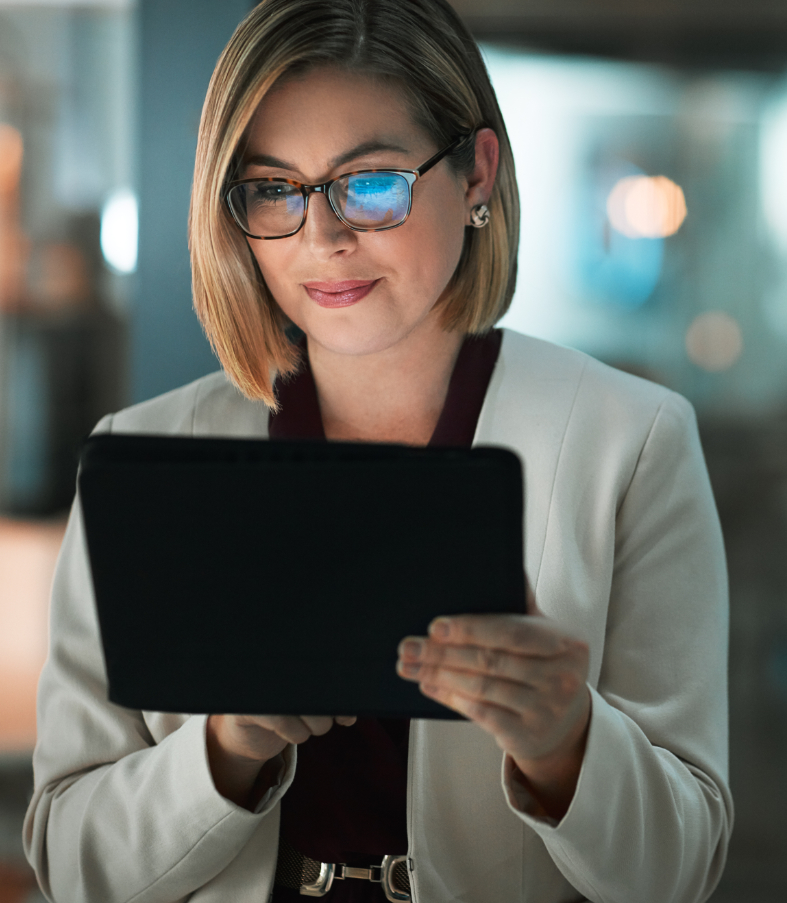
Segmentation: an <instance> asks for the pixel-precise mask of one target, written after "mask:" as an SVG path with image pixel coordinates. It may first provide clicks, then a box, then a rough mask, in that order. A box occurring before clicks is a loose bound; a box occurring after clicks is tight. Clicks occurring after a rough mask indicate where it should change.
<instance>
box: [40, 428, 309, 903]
mask: <svg viewBox="0 0 787 903" xmlns="http://www.w3.org/2000/svg"><path fill="white" fill-rule="evenodd" d="M110 423H111V421H110V420H109V419H108V418H107V419H105V420H104V421H102V423H101V424H99V427H98V428H97V430H99V431H103V430H106V429H108V428H109V426H110ZM173 718H174V719H175V721H174V723H173V729H172V731H171V732H170V733H168V734H166V735H164V736H161V737H159V742H156V741H155V740H154V738H153V736H152V735H151V732H150V730H149V728H148V726H147V724H146V721H145V718H144V716H143V713H141V712H137V711H132V710H128V709H124V708H121V707H119V706H116V705H114V704H112V703H110V702H108V700H107V686H106V673H105V668H104V662H103V655H102V651H101V644H100V635H99V629H98V623H97V618H96V614H95V606H94V602H93V593H92V584H91V580H90V575H89V570H88V562H87V554H86V547H85V540H84V535H83V528H82V517H81V510H80V505H79V499H78V498H77V500H76V502H75V503H74V507H73V509H72V512H71V517H70V520H69V523H68V527H67V530H66V534H65V538H64V541H63V546H62V549H61V552H60V557H59V560H58V564H57V568H56V571H55V578H54V584H53V590H52V601H51V613H50V641H49V655H48V658H47V661H46V664H45V665H44V669H43V672H42V675H41V679H40V682H39V689H38V740H37V744H36V748H35V752H34V757H33V766H34V774H35V787H34V793H33V798H32V801H31V803H30V806H29V809H28V812H27V817H26V819H25V825H24V845H25V852H26V855H27V858H28V860H29V861H30V863H31V865H32V866H33V868H34V869H35V872H36V875H37V877H38V880H39V883H40V885H41V887H42V889H43V891H44V894H45V895H46V897H47V899H48V900H50V901H56V903H126V901H134V903H176V901H181V900H185V899H186V898H187V897H188V896H189V895H190V894H191V893H192V892H193V891H194V890H196V889H197V888H199V887H201V886H202V885H204V884H206V883H207V882H208V881H210V880H211V879H212V878H213V877H215V876H216V875H218V874H219V873H220V872H221V871H223V870H224V869H225V868H226V867H227V866H228V865H229V863H231V862H232V860H233V859H234V858H235V857H236V856H237V855H238V854H239V853H240V851H241V850H242V849H243V847H244V846H245V845H246V843H247V842H248V841H249V839H250V838H251V836H252V834H253V833H254V832H255V830H257V829H258V828H259V827H260V825H261V822H262V821H263V820H264V819H266V818H269V817H271V816H272V814H273V810H274V807H275V806H276V804H277V803H278V800H279V799H280V798H281V796H282V795H283V793H284V791H285V790H286V789H287V787H288V786H289V785H290V783H291V782H292V778H293V775H294V768H295V756H294V752H293V747H291V746H289V747H287V748H286V750H285V751H284V753H283V756H284V760H285V764H286V767H285V769H284V775H283V777H282V779H281V783H280V785H279V786H278V787H277V788H275V789H274V791H273V792H272V793H271V794H270V796H269V798H268V799H267V801H266V802H265V803H264V805H262V806H261V807H258V811H257V812H256V813H251V812H248V811H246V810H245V809H242V808H240V807H239V806H236V805H235V804H233V803H231V802H229V801H228V800H226V799H224V797H222V796H221V795H220V794H219V793H218V792H217V791H216V789H215V787H214V785H213V781H212V778H211V775H210V769H209V765H208V760H207V753H206V744H205V726H206V722H207V716H191V717H185V716H173ZM276 814H277V813H276Z"/></svg>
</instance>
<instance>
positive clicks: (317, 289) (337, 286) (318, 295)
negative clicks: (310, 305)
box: [303, 279, 380, 307]
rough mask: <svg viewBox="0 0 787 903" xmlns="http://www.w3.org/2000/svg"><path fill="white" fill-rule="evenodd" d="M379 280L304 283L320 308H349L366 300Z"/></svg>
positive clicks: (309, 294)
mask: <svg viewBox="0 0 787 903" xmlns="http://www.w3.org/2000/svg"><path fill="white" fill-rule="evenodd" d="M379 281H380V280H379V279H363V280H361V279H347V280H345V281H343V282H304V283H303V287H304V288H305V289H306V293H307V294H308V296H309V297H310V298H311V299H312V301H315V302H316V303H317V304H319V305H320V307H349V306H350V305H351V304H357V303H358V302H359V301H360V300H361V299H362V298H365V297H366V296H367V295H368V294H369V292H370V291H371V290H372V289H373V288H374V287H375V285H377V283H378V282H379Z"/></svg>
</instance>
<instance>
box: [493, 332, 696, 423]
mask: <svg viewBox="0 0 787 903" xmlns="http://www.w3.org/2000/svg"><path fill="white" fill-rule="evenodd" d="M498 363H499V365H500V367H501V371H502V372H501V373H500V381H499V387H498V388H499V391H500V394H501V401H503V402H504V403H506V402H507V403H508V404H511V405H514V406H516V405H517V404H519V403H524V402H525V401H527V403H528V404H529V405H533V404H535V405H537V406H539V407H547V406H549V407H554V405H555V404H556V403H557V402H558V399H560V400H561V401H562V403H563V405H566V406H569V407H570V414H571V418H572V419H574V418H579V419H580V420H582V419H587V418H590V419H596V418H600V421H601V423H604V424H606V425H607V426H612V425H613V424H614V423H616V422H620V423H621V424H626V425H627V426H628V427H629V428H634V427H635V426H636V425H638V424H639V425H640V426H641V427H643V428H647V427H648V426H649V425H652V424H653V422H654V420H655V419H656V418H657V416H659V415H660V414H666V413H667V412H671V416H673V417H676V418H678V419H682V420H693V419H694V411H693V408H692V406H691V404H690V403H689V402H688V401H687V400H686V399H685V398H683V396H681V395H679V394H678V393H677V392H673V391H672V390H671V389H667V388H665V387H664V386H661V385H658V384H657V383H654V382H651V381H649V380H647V379H642V378H641V377H639V376H633V375H632V374H630V373H625V372H623V371H622V370H618V369H616V368H615V367H610V366H609V365H607V364H604V363H602V362H601V361H599V360H596V358H593V357H591V356H590V355H588V354H584V353H583V352H581V351H577V350H575V349H573V348H566V347H564V346H561V345H556V344H554V343H552V342H547V341H544V340H542V339H536V338H533V337H532V336H526V335H522V334H521V333H517V332H513V331H511V330H508V329H506V330H504V336H503V344H502V347H501V350H500V358H499V361H498ZM566 413H569V411H566Z"/></svg>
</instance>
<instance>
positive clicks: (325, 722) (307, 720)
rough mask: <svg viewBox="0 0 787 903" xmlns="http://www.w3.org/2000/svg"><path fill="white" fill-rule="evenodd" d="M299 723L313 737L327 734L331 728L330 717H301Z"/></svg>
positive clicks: (331, 719) (331, 721) (331, 720)
mask: <svg viewBox="0 0 787 903" xmlns="http://www.w3.org/2000/svg"><path fill="white" fill-rule="evenodd" d="M301 721H302V722H303V723H304V724H305V725H306V727H307V728H308V730H309V731H310V733H311V734H312V735H313V736H315V737H321V736H322V735H323V734H327V733H328V731H329V730H330V729H331V728H332V727H333V718H332V717H331V716H330V715H301Z"/></svg>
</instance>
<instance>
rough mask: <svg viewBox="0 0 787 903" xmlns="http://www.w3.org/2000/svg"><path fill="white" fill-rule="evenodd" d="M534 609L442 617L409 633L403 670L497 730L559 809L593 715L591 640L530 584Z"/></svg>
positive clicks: (530, 780)
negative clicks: (560, 620) (421, 632)
mask: <svg viewBox="0 0 787 903" xmlns="http://www.w3.org/2000/svg"><path fill="white" fill-rule="evenodd" d="M528 611H529V612H530V613H529V614H527V615H513V614H503V615H456V616H453V617H450V618H437V619H436V620H435V621H433V622H432V624H431V625H430V627H429V636H428V637H406V638H405V639H404V640H402V642H401V644H400V646H399V661H398V662H397V671H398V673H399V675H400V676H401V677H403V678H405V679H406V680H414V681H418V683H419V684H420V689H421V692H422V693H424V695H426V696H429V697H431V698H432V699H435V700H436V701H437V702H440V703H442V704H443V705H446V706H448V707H449V708H452V709H454V710H455V711H457V712H460V713H461V714H462V715H465V716H466V717H467V718H469V719H471V720H472V721H475V722H476V723H477V724H478V725H479V726H480V727H481V728H483V729H484V730H485V731H487V732H488V733H490V734H491V735H492V736H493V737H494V738H495V741H496V742H497V745H498V746H499V747H500V748H501V749H502V750H503V751H504V752H506V753H507V754H508V755H509V756H510V757H511V758H512V759H513V761H514V763H515V764H516V766H517V767H518V769H519V772H520V773H521V778H522V779H523V780H522V783H524V784H525V785H526V786H527V787H528V789H529V790H530V791H531V793H532V794H533V796H534V797H535V798H536V800H537V801H538V802H539V803H540V804H541V808H542V809H543V813H541V814H544V813H545V814H548V815H552V816H553V817H561V816H562V815H564V814H565V811H566V810H567V809H568V805H569V804H570V802H571V798H572V797H573V794H574V790H575V788H576V782H577V778H578V776H579V770H580V768H581V765H582V756H583V754H584V746H585V739H586V734H587V728H588V724H589V720H590V693H589V691H588V689H587V684H586V680H587V676H588V660H589V650H588V646H587V644H586V643H584V642H582V640H580V639H578V638H576V637H574V636H572V635H571V634H569V633H568V632H567V631H565V630H564V629H563V628H561V627H559V626H558V625H557V624H556V623H555V622H554V621H552V620H550V619H549V618H546V617H544V615H542V614H541V612H540V611H539V610H538V608H537V607H536V604H535V599H534V598H533V595H532V593H531V592H530V591H529V589H528Z"/></svg>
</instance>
